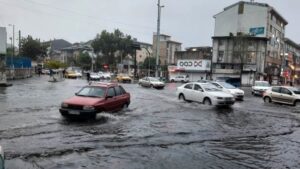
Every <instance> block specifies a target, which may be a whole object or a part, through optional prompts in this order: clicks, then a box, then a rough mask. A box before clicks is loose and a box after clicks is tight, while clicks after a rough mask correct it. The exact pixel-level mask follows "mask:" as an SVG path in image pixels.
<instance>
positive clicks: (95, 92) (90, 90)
mask: <svg viewBox="0 0 300 169" xmlns="http://www.w3.org/2000/svg"><path fill="white" fill-rule="evenodd" d="M104 92H105V88H102V87H90V86H88V87H85V88H83V89H81V90H80V91H79V92H78V93H77V94H76V95H77V96H87V97H89V96H91V97H103V96H104Z"/></svg>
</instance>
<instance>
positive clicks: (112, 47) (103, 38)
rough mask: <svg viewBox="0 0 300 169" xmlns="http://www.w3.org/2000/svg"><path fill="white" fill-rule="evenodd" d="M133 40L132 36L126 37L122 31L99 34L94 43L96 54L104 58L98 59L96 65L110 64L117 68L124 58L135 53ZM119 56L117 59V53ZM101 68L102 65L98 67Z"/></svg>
mask: <svg viewBox="0 0 300 169" xmlns="http://www.w3.org/2000/svg"><path fill="white" fill-rule="evenodd" d="M132 44H133V40H132V38H131V36H129V35H124V34H123V33H122V32H121V31H120V30H118V29H116V30H115V31H114V32H112V33H109V32H107V31H106V30H104V31H102V32H101V34H98V35H97V37H96V38H95V39H94V41H93V43H92V47H93V49H94V52H95V53H101V54H102V56H101V57H100V56H99V57H97V59H96V64H99V63H101V64H109V65H111V66H112V65H113V66H116V63H117V62H120V61H121V59H122V58H124V57H125V56H127V55H128V54H132V53H133V51H134V50H133V48H132ZM117 52H118V53H119V55H118V56H117V57H116V53H117ZM97 66H98V67H101V66H102V65H97Z"/></svg>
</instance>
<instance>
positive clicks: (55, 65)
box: [45, 60, 67, 69]
mask: <svg viewBox="0 0 300 169" xmlns="http://www.w3.org/2000/svg"><path fill="white" fill-rule="evenodd" d="M45 67H46V68H49V69H59V68H66V67H67V65H66V64H65V63H62V62H60V61H57V60H49V61H47V62H46V64H45Z"/></svg>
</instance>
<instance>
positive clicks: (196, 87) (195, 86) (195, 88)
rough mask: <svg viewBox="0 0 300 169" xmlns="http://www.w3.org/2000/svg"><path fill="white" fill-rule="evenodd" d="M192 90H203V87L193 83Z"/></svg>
mask: <svg viewBox="0 0 300 169" xmlns="http://www.w3.org/2000/svg"><path fill="white" fill-rule="evenodd" d="M194 90H197V91H203V89H202V88H201V86H200V85H198V84H195V85H194Z"/></svg>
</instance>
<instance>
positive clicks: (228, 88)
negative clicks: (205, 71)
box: [211, 82, 245, 100]
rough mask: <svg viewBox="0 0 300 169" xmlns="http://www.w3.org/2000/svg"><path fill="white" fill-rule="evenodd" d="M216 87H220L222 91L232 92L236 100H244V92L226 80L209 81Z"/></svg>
mask: <svg viewBox="0 0 300 169" xmlns="http://www.w3.org/2000/svg"><path fill="white" fill-rule="evenodd" d="M211 83H212V84H213V85H215V86H216V87H217V88H219V89H221V90H222V91H223V92H226V93H230V94H232V95H233V96H234V97H235V99H236V100H244V95H245V92H244V91H243V90H241V89H239V88H236V87H235V86H232V85H231V84H229V83H226V82H211Z"/></svg>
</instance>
